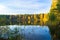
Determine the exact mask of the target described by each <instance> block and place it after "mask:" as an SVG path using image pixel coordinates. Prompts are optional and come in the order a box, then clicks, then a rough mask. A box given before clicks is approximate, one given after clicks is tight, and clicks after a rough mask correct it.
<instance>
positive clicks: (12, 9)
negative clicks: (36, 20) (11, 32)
mask: <svg viewBox="0 0 60 40" xmlns="http://www.w3.org/2000/svg"><path fill="white" fill-rule="evenodd" d="M50 7H51V0H0V14H40V13H48V12H49V10H50Z"/></svg>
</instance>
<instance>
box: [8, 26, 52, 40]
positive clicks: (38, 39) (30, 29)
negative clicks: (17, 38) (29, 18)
mask: <svg viewBox="0 0 60 40" xmlns="http://www.w3.org/2000/svg"><path fill="white" fill-rule="evenodd" d="M9 27H10V29H11V30H14V28H16V27H17V28H18V30H19V33H20V34H21V35H23V36H24V38H25V40H51V35H50V31H49V28H48V26H39V25H26V26H25V25H9Z"/></svg>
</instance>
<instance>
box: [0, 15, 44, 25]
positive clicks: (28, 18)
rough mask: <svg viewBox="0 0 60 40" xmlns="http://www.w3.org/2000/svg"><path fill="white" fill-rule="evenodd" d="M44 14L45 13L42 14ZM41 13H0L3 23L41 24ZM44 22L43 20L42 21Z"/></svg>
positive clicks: (0, 19)
mask: <svg viewBox="0 0 60 40" xmlns="http://www.w3.org/2000/svg"><path fill="white" fill-rule="evenodd" d="M42 15H43V14H42ZM43 17H44V15H43V16H42V18H41V14H40V15H38V14H37V15H0V26H1V25H41V19H43ZM42 24H43V21H42Z"/></svg>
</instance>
